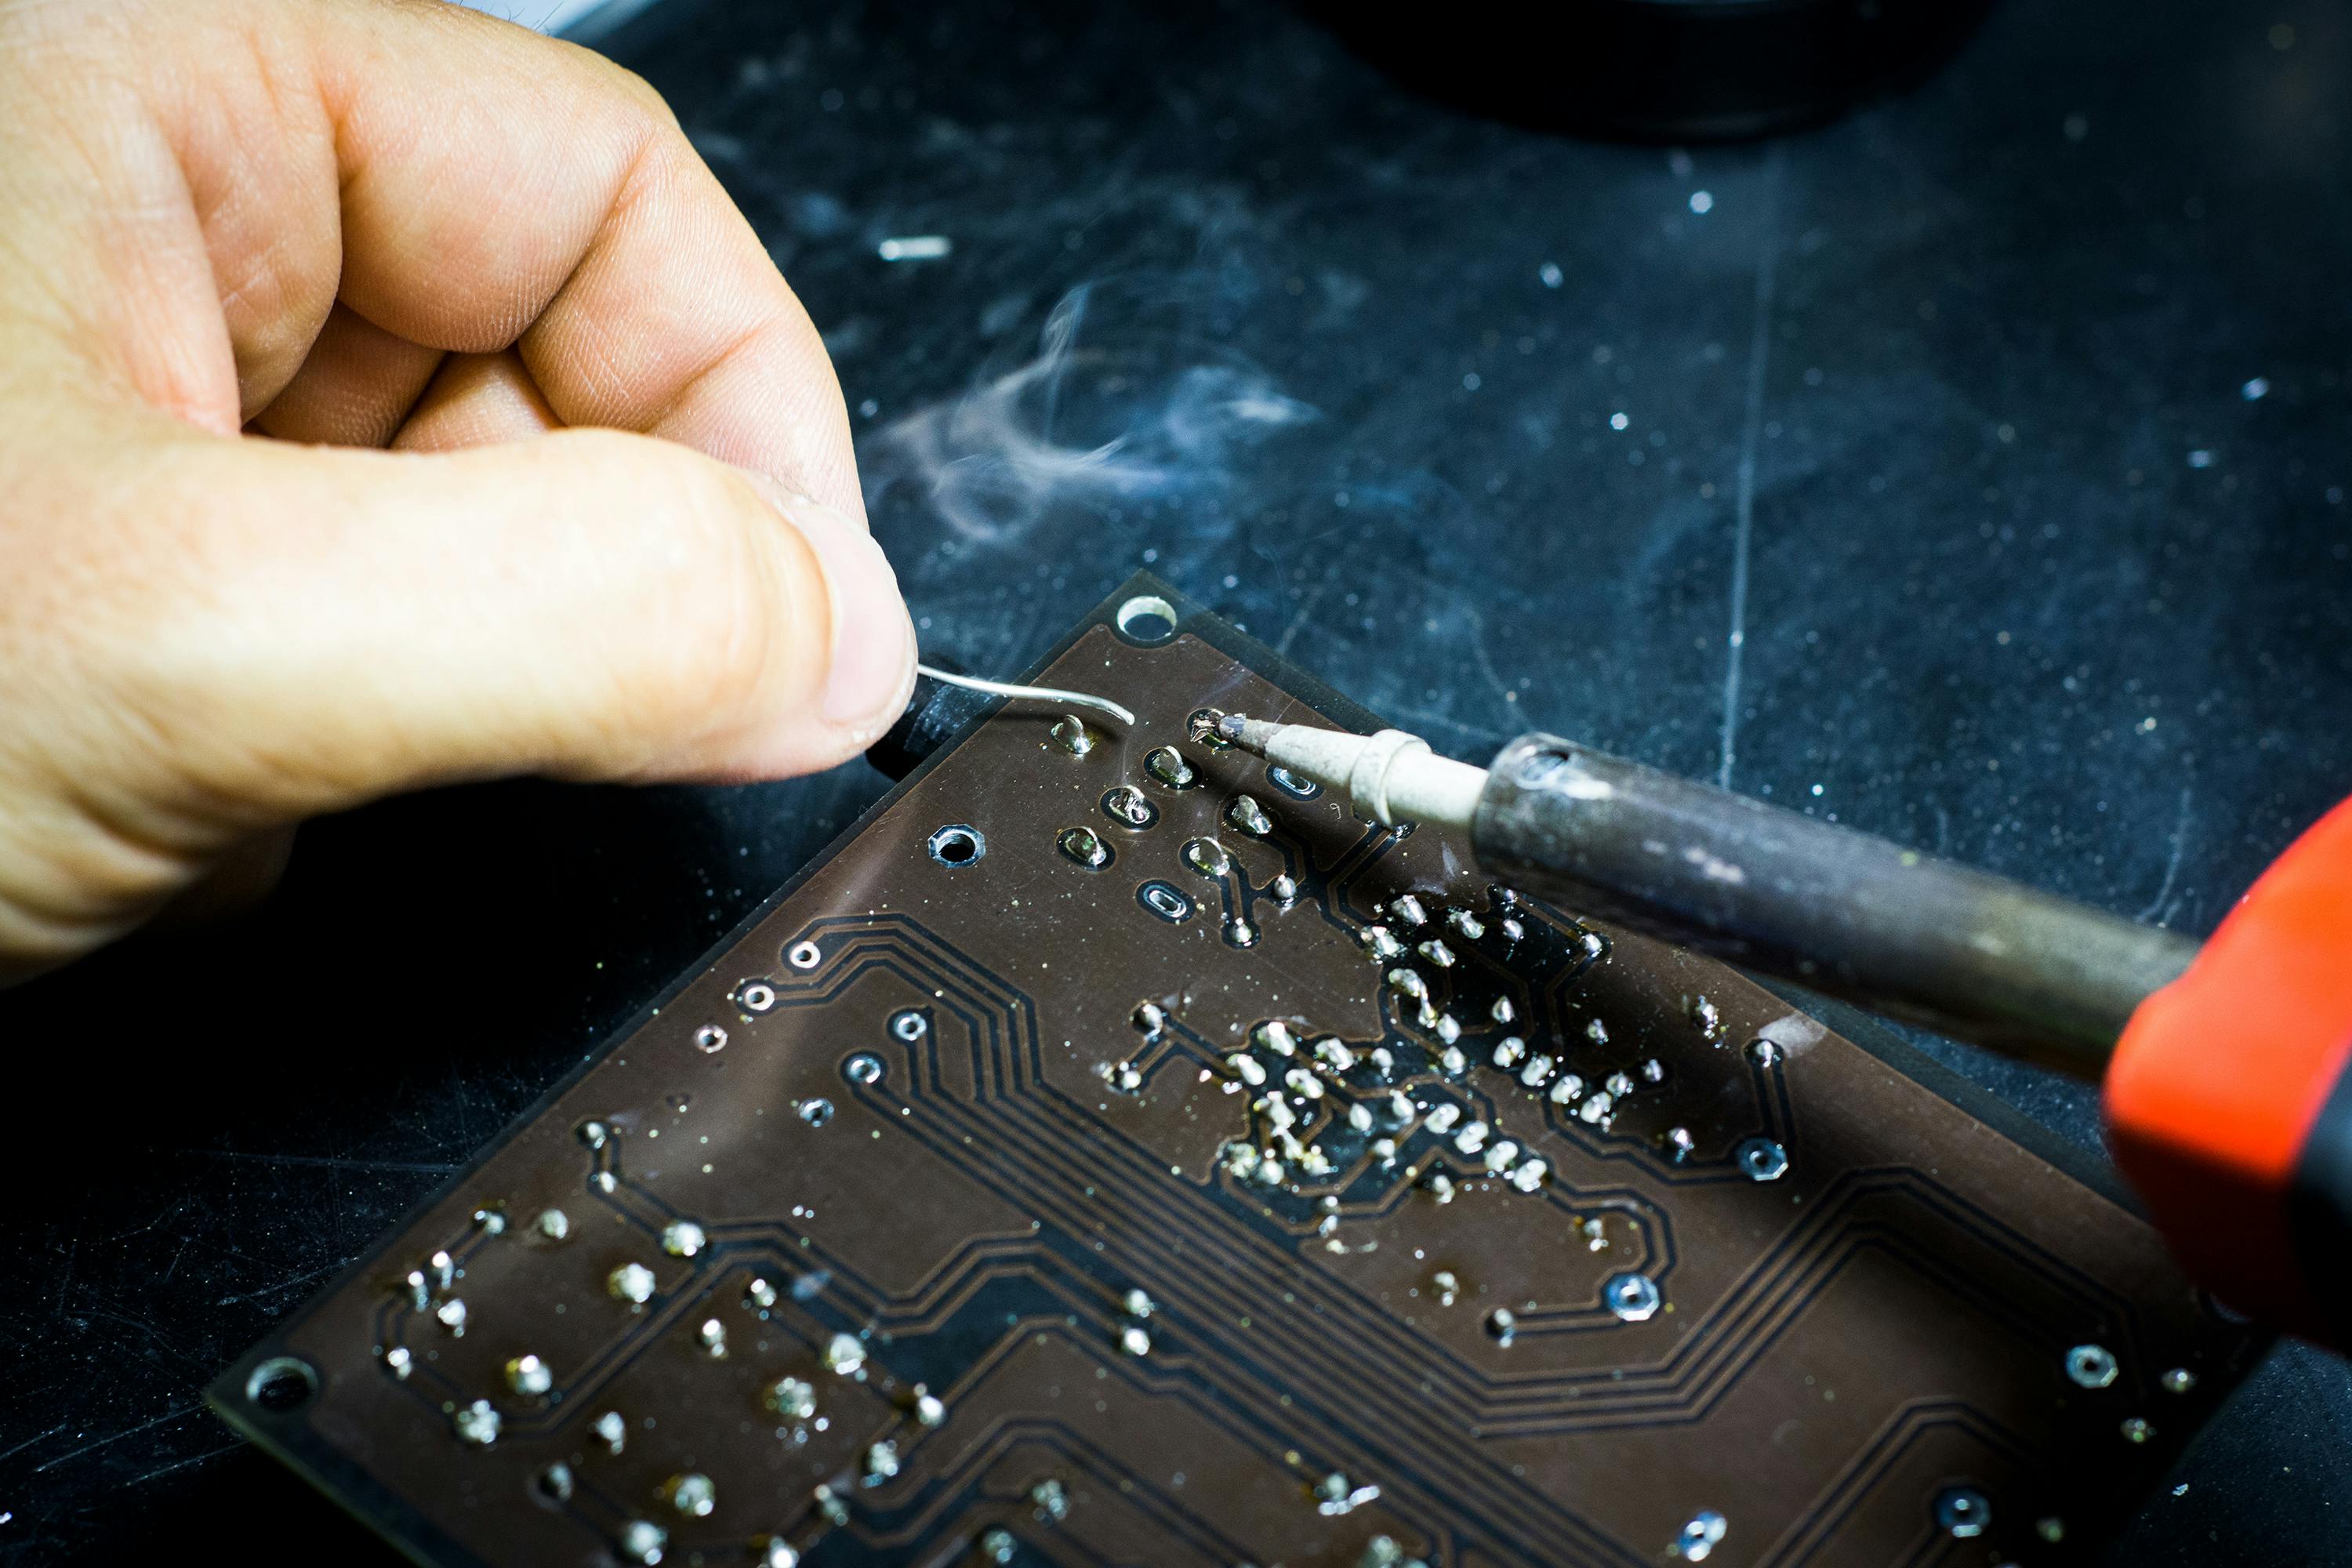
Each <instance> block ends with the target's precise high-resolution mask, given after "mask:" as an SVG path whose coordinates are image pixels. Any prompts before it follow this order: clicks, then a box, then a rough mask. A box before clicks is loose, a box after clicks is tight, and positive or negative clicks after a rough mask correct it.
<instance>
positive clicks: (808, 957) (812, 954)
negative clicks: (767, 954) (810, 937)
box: [784, 942, 824, 969]
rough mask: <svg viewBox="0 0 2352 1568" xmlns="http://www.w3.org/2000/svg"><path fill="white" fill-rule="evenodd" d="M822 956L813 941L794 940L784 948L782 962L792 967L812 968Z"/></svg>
mask: <svg viewBox="0 0 2352 1568" xmlns="http://www.w3.org/2000/svg"><path fill="white" fill-rule="evenodd" d="M823 960H824V953H823V952H820V951H819V950H818V948H817V945H816V943H814V942H794V943H793V945H792V946H790V947H788V948H786V949H785V950H784V962H785V963H789V964H791V965H792V966H793V968H794V969H814V968H815V967H816V966H817V964H818V963H821V962H822V961H823Z"/></svg>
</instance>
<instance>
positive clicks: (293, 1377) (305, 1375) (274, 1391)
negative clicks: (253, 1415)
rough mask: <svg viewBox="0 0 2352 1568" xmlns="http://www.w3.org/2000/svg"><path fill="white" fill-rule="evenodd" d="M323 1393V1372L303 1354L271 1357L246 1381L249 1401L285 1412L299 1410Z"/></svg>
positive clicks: (276, 1412)
mask: <svg viewBox="0 0 2352 1568" xmlns="http://www.w3.org/2000/svg"><path fill="white" fill-rule="evenodd" d="M318 1392H319V1373H318V1372H317V1370H316V1369H314V1368H313V1367H312V1366H311V1365H310V1363H309V1362H307V1361H304V1360H302V1359H301V1358H300V1357H299V1356H290V1355H278V1356H271V1357H270V1358H269V1359H268V1361H266V1362H263V1363H261V1364H260V1365H259V1366H257V1367H255V1368H254V1369H253V1375H252V1376H250V1377H248V1378H247V1379H246V1380H245V1402H246V1403H247V1405H258V1406H260V1407H261V1408H262V1409H264V1410H268V1411H270V1412H272V1413H273V1414H276V1415H284V1414H286V1413H287V1412H288V1411H289V1410H299V1409H301V1408H302V1406H304V1405H308V1404H310V1396H311V1395H312V1394H316V1393H318Z"/></svg>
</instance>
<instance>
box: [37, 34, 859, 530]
mask: <svg viewBox="0 0 2352 1568" xmlns="http://www.w3.org/2000/svg"><path fill="white" fill-rule="evenodd" d="M116 9H118V10H121V11H124V12H129V13H131V14H133V16H136V18H137V19H138V20H140V21H141V22H142V23H144V24H145V25H146V26H148V27H150V28H152V32H151V33H149V34H147V35H146V43H145V44H144V45H142V48H141V49H140V50H139V51H138V53H137V56H136V57H135V58H134V59H133V60H132V61H131V62H130V63H129V65H128V68H127V69H128V73H129V74H131V75H132V76H133V77H134V79H137V81H138V85H137V88H136V91H137V93H138V96H139V97H140V98H141V99H142V100H143V105H144V108H145V110H146V112H147V113H148V114H149V115H150V116H152V130H153V132H154V134H153V136H152V144H153V145H154V146H155V148H156V151H157V152H159V153H162V152H167V153H168V158H166V157H163V156H152V155H145V148H146V146H147V145H149V144H150V143H145V142H142V140H141V138H140V137H139V136H137V135H128V136H122V137H119V138H116V139H115V140H116V144H118V145H121V146H124V147H128V148H131V149H132V153H123V154H120V155H110V154H108V153H102V152H101V153H99V154H97V157H96V161H97V162H99V163H101V164H107V163H110V165H111V166H101V167H100V168H99V169H97V170H95V171H93V172H94V173H95V174H97V175H98V176H99V181H100V188H101V190H102V192H103V193H104V195H105V196H106V197H107V198H110V199H106V200H103V201H101V202H100V203H99V204H96V208H97V210H98V211H99V212H100V215H101V216H100V217H97V218H94V219H93V220H91V222H90V225H89V230H88V233H87V234H86V235H85V236H84V237H83V243H82V245H80V246H79V247H77V248H78V249H79V250H80V252H81V254H80V256H79V257H68V258H63V264H62V265H60V266H59V267H58V268H57V272H58V276H57V277H56V278H55V279H53V286H54V287H55V288H57V289H59V290H60V291H65V290H72V291H75V292H85V291H87V290H88V289H89V283H90V281H91V279H109V278H110V277H111V279H112V281H113V284H114V287H115V288H116V289H118V290H119V289H121V288H122V287H123V286H125V285H127V286H128V287H129V288H130V289H132V290H134V291H136V292H138V293H140V294H143V295H145V296H147V297H149V298H151V299H152V300H156V301H159V302H160V303H159V307H158V308H156V309H153V310H143V309H139V308H136V307H135V306H134V307H125V308H117V307H108V309H109V310H111V312H112V314H113V316H114V318H115V319H116V320H117V321H120V322H121V330H119V331H113V332H110V333H109V334H107V335H108V336H109V337H110V338H111V339H112V340H113V342H112V344H111V352H113V353H117V354H118V355H120V356H121V357H122V358H124V359H125V360H126V361H128V362H130V363H131V366H132V374H131V376H130V379H131V382H132V384H134V385H135V386H138V387H140V388H141V389H142V390H143V391H146V392H147V393H148V395H149V397H150V399H151V401H153V402H155V403H158V404H159V405H163V406H167V407H170V408H171V409H172V410H173V412H176V413H187V412H189V411H190V408H191V406H192V405H201V404H203V403H205V399H206V397H207V395H211V396H214V397H215V398H217V396H218V395H220V394H221V393H222V392H223V391H224V389H226V388H228V387H232V386H233V387H234V388H235V392H234V393H233V394H230V395H236V396H238V397H239V398H241V401H242V403H243V404H244V405H245V406H244V408H243V409H242V411H241V412H242V414H243V415H245V416H250V414H251V413H252V412H254V411H255V410H256V409H257V408H258V407H259V406H261V405H266V404H267V403H268V402H269V401H270V399H271V398H272V397H273V396H275V395H276V394H277V392H278V390H279V389H281V388H283V387H284V386H285V384H287V382H288V381H289V380H290V379H291V377H292V376H293V374H294V373H295V370H296V369H297V368H298V367H299V365H300V363H301V362H302V359H303V356H304V354H305V353H307V352H308V350H309V346H310V342H312V341H313V340H314V339H315V338H316V336H317V333H318V332H319V331H320V327H321V326H322V325H323V324H324V322H325V321H326V319H327V315H328V312H329V310H330V309H331V306H332V305H333V303H334V302H335V300H336V299H337V297H338V294H340V296H341V300H342V303H343V304H344V305H345V306H346V307H347V308H348V309H349V310H352V311H353V312H355V313H356V314H358V315H359V316H361V317H362V318H364V319H365V320H366V321H369V322H371V323H373V325H375V326H377V327H379V328H381V329H383V331H387V332H390V333H392V334H394V335H395V336H397V337H399V338H403V339H405V340H407V341H409V342H415V343H418V344H421V345H424V346H425V347H427V348H430V349H437V350H444V351H451V352H457V353H492V352H496V351H499V350H502V349H506V348H508V347H513V348H515V349H516V350H517V351H518V352H519V353H520V357H521V359H522V361H523V363H525V365H527V366H528V367H529V369H530V373H531V375H532V377H533V379H534V380H535V381H536V382H537V383H538V384H539V387H540V390H541V393H542V394H543V395H544V396H545V397H546V400H547V403H548V405H549V407H550V408H551V411H552V412H553V413H554V415H555V416H556V417H557V418H559V419H560V420H562V422H563V423H565V424H567V425H594V426H613V427H617V428H621V429H626V430H632V431H637V432H640V433H644V434H649V435H655V436H661V437H668V438H671V439H674V440H677V441H680V442H683V443H685V444H687V445H689V446H692V447H698V448H699V449H700V450H702V451H704V452H707V453H709V454H710V455H712V456H714V457H717V458H723V459H725V460H727V461H729V462H732V463H735V464H737V465H739V466H741V467H744V468H751V469H753V470H755V471H758V472H762V473H766V474H768V475H770V476H772V477H773V478H774V479H778V480H780V481H782V483H784V484H785V485H787V486H790V487H791V488H793V489H796V490H799V491H801V492H802V493H804V494H806V495H809V496H811V497H812V498H814V499H815V500H820V501H823V502H824V503H826V504H827V505H829V506H831V507H833V508H834V509H835V510H838V511H842V512H845V513H846V514H848V515H850V516H852V517H858V518H862V517H863V516H864V506H863V502H862V500H861V498H860V497H859V494H858V489H857V483H856V461H855V458H854V457H853V455H852V451H851V444H850V438H849V426H848V418H847V416H846V412H845V409H844V407H843V405H842V398H841V392H840V387H839V384H837V383H836V382H835V379H834V375H833V369H832V365H831V363H830V362H829V361H828V359H827V358H826V355H825V353H824V343H823V342H822V340H821V339H820V338H819V337H818V335H817V332H816V330H815V328H814V326H813V325H812V324H811V322H810V321H809V319H808V315H807V312H806V311H805V310H803V309H802V307H801V304H800V301H799V300H797V299H796V298H795V297H794V296H793V291H792V289H790V288H789V287H788V286H787V285H786V284H785V282H784V280H783V278H782V275H781V274H779V273H778V271H777V270H776V268H775V266H774V264H773V262H772V261H771V260H770V259H769V258H768V255H767V253H766V251H765V249H764V248H763V247H761V244H760V241H759V239H758V237H757V236H756V235H754V234H753V232H752V230H751V226H750V224H749V223H748V222H746V221H745V220H744V218H743V216H742V215H741V213H740V212H739V211H738V210H737V209H736V207H735V205H734V203H733V202H732V201H731V200H730V199H729V197H728V195H727V194H726V192H725V191H724V190H723V189H722V188H721V187H720V185H719V182H718V180H717V179H716V177H715V176H713V175H712V174H711V173H710V171H709V168H708V167H706V166H705V165H704V163H702V160H701V158H700V157H699V156H698V154H697V153H695V151H694V149H693V147H692V146H691V144H690V143H689V142H688V141H687V139H686V136H685V134H684V133H683V132H681V131H680V130H679V128H678V125H677V121H676V119H675V118H674V117H673V116H672V115H671V114H670V113H669V111H668V110H667V107H666V106H665V105H664V104H663V102H662V100H661V99H660V98H659V96H658V95H657V94H656V93H655V92H654V91H653V89H651V88H649V87H647V86H646V84H645V83H644V82H643V81H641V80H639V79H637V78H636V77H635V76H633V75H631V74H630V73H629V72H627V71H625V70H623V69H621V68H619V67H617V66H615V65H614V64H612V63H611V62H609V61H607V60H604V59H603V58H600V57H598V56H596V55H594V54H592V53H590V52H589V51H587V50H585V49H582V48H578V47H574V46H572V45H569V44H565V43H561V42H558V41H554V40H551V39H547V38H542V37H539V36H537V35H535V34H532V33H530V32H528V31H526V30H524V29H522V28H520V27H516V26H510V25H509V24H507V23H503V22H499V21H497V20H495V19H493V18H490V17H487V16H481V15H479V14H477V13H474V12H470V11H467V10H464V9H461V8H459V7H457V6H453V5H446V4H443V3H441V0H392V3H381V0H378V3H366V4H362V3H357V0H338V3H331V4H319V3H316V0H311V3H295V0H233V3H230V4H226V5H209V6H204V7H184V8H183V7H176V6H165V5H152V4H150V5H141V4H139V3H138V0H131V3H130V4H127V5H119V6H118V7H116ZM114 20H115V22H116V23H117V24H118V25H120V24H121V22H122V21H123V20H124V18H123V17H120V16H118V17H116V18H114ZM156 33H168V34H173V35H177V36H176V37H173V38H171V39H170V40H169V41H168V42H167V43H165V44H163V45H161V46H157V45H156V44H155V41H154V37H153V34H156ZM134 154H137V155H134ZM173 163H176V165H177V167H176V169H173V168H172V167H171V166H170V165H171V164H173ZM174 175H176V176H177V183H178V184H181V185H182V187H183V188H181V189H177V190H174V189H171V188H168V187H169V186H171V185H172V184H173V183H174V181H173V176H174ZM190 228H193V229H194V230H195V232H194V234H190V233H188V232H186V231H187V230H188V229H190ZM126 229H130V230H137V231H139V232H135V233H133V232H126ZM191 241H194V243H191ZM125 256H136V257H138V258H141V259H140V261H139V264H138V268H137V270H136V272H135V273H131V272H130V271H128V270H127V264H126V263H125V262H124V261H123V260H122V259H121V258H124V257H125ZM77 268H79V270H77ZM206 268H208V269H209V276H208V277H207V276H205V270H206ZM205 294H209V295H211V296H212V297H214V298H216V299H217V300H218V301H219V311H220V314H219V316H218V317H217V318H216V319H215V321H212V322H211V323H210V324H209V330H208V331H206V329H205V324H204V323H194V322H191V323H187V324H186V325H185V328H184V331H183V332H179V333H164V334H160V335H159V334H158V333H157V332H156V331H155V328H156V326H157V318H158V317H159V316H160V317H164V318H167V319H169V318H175V317H180V316H184V315H185V314H187V313H188V312H187V307H188V306H189V305H191V304H192V303H193V302H194V300H195V299H197V298H198V297H200V296H201V295H205ZM118 297H120V295H119V293H118ZM224 327H225V328H226V332H225V333H224V332H223V328H224ZM224 337H225V339H226V342H225V343H224V342H223V339H224ZM166 340H168V341H166ZM222 347H226V350H227V353H228V355H229V356H230V358H231V360H232V361H233V363H232V364H216V363H211V361H210V360H208V358H207V355H211V356H217V354H218V353H219V350H220V349H221V348H222ZM142 361H143V362H144V363H142ZM191 388H194V390H193V391H191V390H190V389H191ZM237 412H238V411H235V410H211V411H209V416H208V417H205V419H204V420H203V422H205V423H208V424H211V425H213V426H214V427H215V428H219V427H223V426H226V427H227V428H234V427H235V426H236V422H237V421H236V418H235V417H234V415H235V414H236V413H237ZM224 415H227V416H231V417H226V418H224V417H222V416H224Z"/></svg>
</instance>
